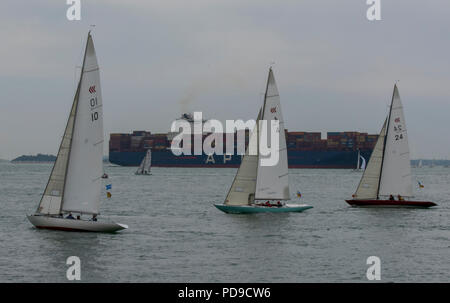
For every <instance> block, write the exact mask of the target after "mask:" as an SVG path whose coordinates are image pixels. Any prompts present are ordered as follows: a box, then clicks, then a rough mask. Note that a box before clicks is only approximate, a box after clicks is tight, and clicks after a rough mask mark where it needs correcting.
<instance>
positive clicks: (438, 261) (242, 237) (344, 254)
mask: <svg viewBox="0 0 450 303" xmlns="http://www.w3.org/2000/svg"><path fill="white" fill-rule="evenodd" d="M51 167H52V165H51V164H13V163H0V241H1V244H0V282H66V281H68V280H67V278H66V271H67V269H68V268H69V265H67V264H66V261H67V258H68V257H70V256H78V257H79V258H80V260H81V281H82V282H365V281H368V280H367V277H366V271H367V269H368V268H369V266H370V265H368V264H367V258H368V257H370V256H377V257H379V258H380V261H381V266H380V270H381V282H450V261H449V260H450V224H449V223H450V185H449V184H450V168H443V167H434V168H417V169H413V186H414V187H415V193H416V199H418V200H431V201H433V202H436V203H437V204H438V206H437V207H434V208H430V209H387V208H385V209H375V208H353V207H350V206H349V205H347V204H346V202H345V201H344V200H345V199H348V198H351V195H352V194H353V193H354V191H355V189H356V186H357V185H358V182H359V180H360V178H361V172H354V171H352V170H348V169H341V170H332V169H320V170H319V169H293V170H290V171H289V173H290V176H289V178H290V179H289V180H290V189H291V197H292V201H295V202H298V203H307V204H310V205H312V206H314V208H312V209H309V210H307V211H305V212H303V213H287V214H253V215H230V214H225V213H223V212H221V211H219V210H218V209H216V208H215V207H214V206H213V204H214V203H223V201H224V198H225V196H226V194H227V191H228V189H229V187H230V185H231V183H232V181H233V178H234V175H235V173H236V169H233V168H159V167H155V168H152V174H153V175H151V176H136V175H134V171H135V169H136V168H132V167H117V166H111V165H105V171H106V172H107V173H108V174H109V176H110V178H109V179H106V180H104V182H105V185H106V184H112V190H111V193H112V197H111V198H110V199H108V198H106V193H105V191H104V190H103V192H102V197H103V201H102V205H101V215H100V218H101V219H102V218H109V219H111V220H114V221H116V222H120V223H124V224H127V225H129V229H128V230H124V231H122V232H119V233H117V234H100V233H79V232H61V231H51V230H38V229H36V228H34V227H33V226H32V225H31V223H30V222H28V220H27V218H26V215H27V214H32V213H33V212H34V211H35V210H36V208H37V205H38V203H39V200H40V197H41V194H42V192H43V191H44V188H45V185H46V183H47V179H48V176H49V174H50V171H51ZM417 181H420V182H421V183H422V184H424V185H425V187H424V188H422V189H419V186H418V185H417ZM297 191H300V192H301V193H302V197H301V198H297V197H296V192H297Z"/></svg>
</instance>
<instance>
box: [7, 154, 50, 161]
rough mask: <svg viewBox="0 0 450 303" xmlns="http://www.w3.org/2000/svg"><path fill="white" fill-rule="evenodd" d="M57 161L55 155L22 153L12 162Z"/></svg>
mask: <svg viewBox="0 0 450 303" xmlns="http://www.w3.org/2000/svg"><path fill="white" fill-rule="evenodd" d="M55 161H56V156H54V155H44V154H37V155H22V156H20V157H17V158H15V159H13V160H11V162H12V163H53V162H55Z"/></svg>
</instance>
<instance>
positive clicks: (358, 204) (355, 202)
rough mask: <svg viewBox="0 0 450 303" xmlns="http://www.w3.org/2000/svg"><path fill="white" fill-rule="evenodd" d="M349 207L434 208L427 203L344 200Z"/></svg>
mask: <svg viewBox="0 0 450 303" xmlns="http://www.w3.org/2000/svg"><path fill="white" fill-rule="evenodd" d="M345 201H346V202H347V203H348V204H350V205H351V206H356V207H410V208H411V207H412V208H428V207H432V206H436V205H437V204H436V203H433V202H429V201H398V200H345Z"/></svg>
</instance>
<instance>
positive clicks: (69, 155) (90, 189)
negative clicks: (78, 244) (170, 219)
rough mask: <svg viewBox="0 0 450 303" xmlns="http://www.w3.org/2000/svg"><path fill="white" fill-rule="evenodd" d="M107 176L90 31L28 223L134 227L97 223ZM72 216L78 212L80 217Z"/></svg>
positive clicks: (60, 226)
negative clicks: (49, 166) (43, 185)
mask: <svg viewBox="0 0 450 303" xmlns="http://www.w3.org/2000/svg"><path fill="white" fill-rule="evenodd" d="M102 174H103V109H102V95H101V89H100V73H99V67H98V64H97V57H96V54H95V48H94V43H93V40H92V36H91V34H90V32H89V33H88V36H87V41H86V48H85V52H84V57H83V65H82V68H81V75H80V79H79V82H78V86H77V89H76V92H75V97H74V100H73V104H72V108H71V111H70V114H69V118H68V120H67V125H66V128H65V131H64V136H63V138H62V140H61V144H60V147H59V151H58V156H57V158H56V161H55V164H54V166H53V169H52V172H51V175H50V177H49V180H48V183H47V186H46V188H45V191H44V194H43V195H42V198H41V201H40V203H39V206H38V208H37V210H36V213H35V214H33V215H30V216H28V219H29V220H30V222H31V223H32V224H33V225H34V226H36V227H37V228H46V229H58V230H70V231H94V232H115V231H118V230H121V229H125V228H128V226H126V225H124V224H118V223H114V222H103V221H97V215H98V214H99V207H100V194H101V188H102V186H103V185H102ZM72 213H74V214H78V216H77V219H74V218H73V216H72ZM67 214H68V216H67V217H64V215H67ZM82 215H91V216H92V219H90V220H85V219H82V218H81V217H82ZM78 218H79V219H78Z"/></svg>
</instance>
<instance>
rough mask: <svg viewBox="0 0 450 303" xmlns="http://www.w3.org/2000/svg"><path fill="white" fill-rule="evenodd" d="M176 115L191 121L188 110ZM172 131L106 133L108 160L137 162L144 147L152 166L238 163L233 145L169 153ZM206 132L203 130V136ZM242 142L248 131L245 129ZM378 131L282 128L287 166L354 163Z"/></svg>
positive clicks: (126, 163) (367, 150) (123, 163)
mask: <svg viewBox="0 0 450 303" xmlns="http://www.w3.org/2000/svg"><path fill="white" fill-rule="evenodd" d="M180 119H183V120H186V121H188V122H190V123H193V119H192V116H191V115H190V114H183V115H182V116H181V118H180ZM175 135H177V134H176V133H163V134H153V133H151V132H149V131H133V132H132V133H131V134H118V133H112V134H110V140H109V162H111V163H112V164H117V165H121V166H139V164H140V163H141V161H142V159H143V158H144V157H145V154H146V152H147V150H148V149H151V151H152V166H156V167H158V166H159V167H239V165H240V163H241V155H239V154H238V153H237V152H236V151H237V147H236V142H237V140H236V138H237V134H236V133H235V134H223V139H224V143H223V145H224V146H226V140H227V138H230V135H231V136H234V142H235V143H234V153H233V154H229V155H216V154H214V155H206V154H204V153H203V154H201V155H194V154H193V153H192V154H191V155H184V154H182V155H179V156H176V155H175V154H173V153H172V150H171V142H172V139H173V138H174V137H175ZM207 135H208V134H203V139H204V138H205V137H207ZM245 138H246V144H247V143H248V131H247V132H245ZM377 138H378V135H373V134H368V133H360V132H348V131H345V132H328V133H327V138H326V139H322V134H321V133H320V132H299V131H295V132H289V131H287V130H286V144H287V149H288V165H289V168H347V169H352V168H356V167H357V163H358V160H359V159H358V155H361V156H362V157H363V158H365V159H366V160H368V159H369V158H370V154H371V153H372V150H373V148H374V146H375V143H376V141H377Z"/></svg>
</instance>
